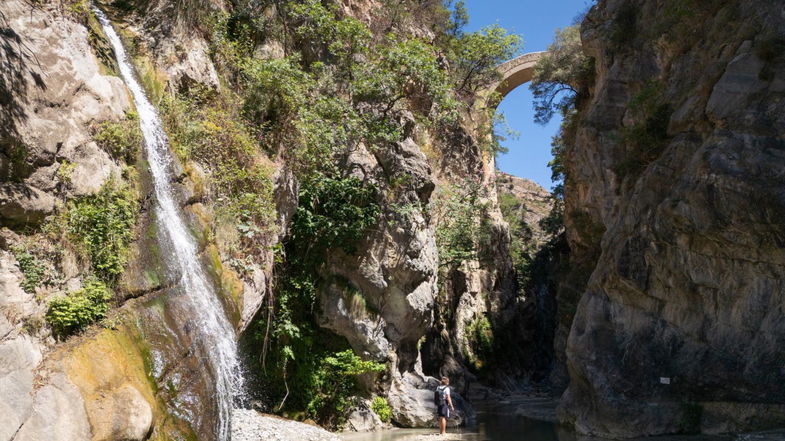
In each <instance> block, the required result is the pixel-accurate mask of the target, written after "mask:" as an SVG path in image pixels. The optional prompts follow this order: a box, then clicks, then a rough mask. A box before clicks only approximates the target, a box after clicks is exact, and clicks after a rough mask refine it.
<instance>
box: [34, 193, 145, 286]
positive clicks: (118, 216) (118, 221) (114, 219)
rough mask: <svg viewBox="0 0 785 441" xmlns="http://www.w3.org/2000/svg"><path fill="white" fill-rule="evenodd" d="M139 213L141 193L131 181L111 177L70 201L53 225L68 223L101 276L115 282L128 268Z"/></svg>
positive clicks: (70, 230)
mask: <svg viewBox="0 0 785 441" xmlns="http://www.w3.org/2000/svg"><path fill="white" fill-rule="evenodd" d="M138 214H139V201H138V195H137V193H136V192H135V191H134V190H133V189H132V188H131V187H130V186H128V185H127V184H120V183H118V182H115V181H109V182H107V183H106V184H104V186H103V188H101V191H99V192H98V193H97V194H95V195H92V196H85V197H82V198H78V199H76V200H73V201H69V202H68V205H67V208H66V210H65V211H64V212H63V213H61V214H60V220H59V221H56V222H54V223H51V224H50V226H49V228H50V229H53V230H56V229H58V228H60V226H62V225H65V227H66V230H67V233H68V236H69V238H70V239H71V241H72V242H73V243H74V244H75V245H76V246H77V247H80V248H81V250H82V251H84V253H85V254H86V255H87V256H89V259H90V262H91V264H92V268H93V271H94V272H95V274H96V275H97V276H98V278H99V279H101V280H102V281H104V282H107V283H110V284H111V283H113V282H114V281H115V280H117V278H118V277H119V276H120V274H122V272H123V271H124V270H125V265H126V263H127V261H128V246H129V244H130V243H131V241H132V240H133V238H134V227H135V225H136V218H137V215H138ZM53 232H55V233H58V232H57V231H53Z"/></svg>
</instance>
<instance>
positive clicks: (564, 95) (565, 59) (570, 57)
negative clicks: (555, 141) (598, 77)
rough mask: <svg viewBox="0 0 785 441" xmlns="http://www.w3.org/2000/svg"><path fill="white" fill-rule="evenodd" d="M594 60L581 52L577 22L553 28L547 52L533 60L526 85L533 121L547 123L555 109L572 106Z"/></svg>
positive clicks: (561, 110) (566, 109) (566, 111)
mask: <svg viewBox="0 0 785 441" xmlns="http://www.w3.org/2000/svg"><path fill="white" fill-rule="evenodd" d="M593 74H594V62H593V59H592V58H589V57H588V56H586V55H585V54H584V53H583V48H582V46H581V35H580V29H579V27H578V25H573V26H569V27H567V28H564V29H563V30H562V29H557V30H556V36H555V38H554V42H553V43H552V44H551V45H550V46H549V47H548V52H547V53H546V54H545V55H543V56H542V57H541V58H540V60H539V61H538V62H537V65H536V67H535V69H534V76H533V77H532V82H531V85H530V86H529V88H530V89H531V90H532V93H533V94H534V110H535V111H536V113H535V117H534V119H535V121H536V122H538V123H540V124H547V123H548V122H549V121H550V120H551V118H552V117H553V115H554V114H555V113H556V112H558V113H559V114H560V115H561V116H566V115H567V114H569V113H570V111H572V110H573V109H574V108H575V100H576V99H577V96H578V90H579V89H580V86H581V84H584V83H586V82H588V81H591V79H592V76H593Z"/></svg>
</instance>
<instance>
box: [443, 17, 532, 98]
mask: <svg viewBox="0 0 785 441" xmlns="http://www.w3.org/2000/svg"><path fill="white" fill-rule="evenodd" d="M522 48H523V41H522V40H521V37H520V36H518V35H514V34H509V33H507V31H506V30H505V29H504V28H502V27H500V26H499V25H498V24H496V25H493V26H489V27H486V28H484V29H483V30H481V31H480V32H474V33H471V34H465V35H461V36H459V37H458V38H456V39H455V40H454V41H453V45H452V47H451V48H450V49H451V51H450V59H451V60H450V61H451V62H452V63H453V65H454V66H455V67H454V72H455V73H454V75H455V78H456V85H457V90H458V92H460V93H465V94H475V93H477V92H478V91H480V89H482V88H483V87H485V86H487V85H489V84H491V83H493V82H494V81H497V80H498V79H499V74H498V73H497V72H496V67H497V66H498V65H499V64H501V63H503V62H505V61H507V60H510V59H512V58H515V57H516V56H517V55H518V54H519V53H520V51H521V49H522Z"/></svg>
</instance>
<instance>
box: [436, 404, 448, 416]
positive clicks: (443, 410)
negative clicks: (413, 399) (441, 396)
mask: <svg viewBox="0 0 785 441" xmlns="http://www.w3.org/2000/svg"><path fill="white" fill-rule="evenodd" d="M437 415H439V416H440V417H445V418H449V417H450V406H448V405H446V404H442V405H441V406H438V409H437Z"/></svg>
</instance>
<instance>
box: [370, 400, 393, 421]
mask: <svg viewBox="0 0 785 441" xmlns="http://www.w3.org/2000/svg"><path fill="white" fill-rule="evenodd" d="M371 410H372V411H373V413H375V414H376V415H378V416H379V419H380V420H382V422H383V423H389V422H390V420H392V409H390V405H389V404H388V403H387V400H386V399H385V398H384V397H373V401H371Z"/></svg>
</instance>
